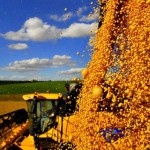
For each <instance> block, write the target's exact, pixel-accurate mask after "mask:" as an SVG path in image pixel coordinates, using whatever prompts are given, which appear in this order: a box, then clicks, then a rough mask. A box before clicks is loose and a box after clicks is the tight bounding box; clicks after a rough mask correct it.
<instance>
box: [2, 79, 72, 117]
mask: <svg viewBox="0 0 150 150" xmlns="http://www.w3.org/2000/svg"><path fill="white" fill-rule="evenodd" d="M68 82H71V81H68ZM66 83H67V81H51V82H31V83H17V84H6V85H0V115H2V114H5V113H8V112H11V111H14V110H17V109H21V108H25V109H26V103H25V101H24V100H23V99H22V96H23V95H24V94H28V93H34V92H39V93H40V92H46V91H47V90H50V92H52V93H64V92H66V91H65V84H66Z"/></svg>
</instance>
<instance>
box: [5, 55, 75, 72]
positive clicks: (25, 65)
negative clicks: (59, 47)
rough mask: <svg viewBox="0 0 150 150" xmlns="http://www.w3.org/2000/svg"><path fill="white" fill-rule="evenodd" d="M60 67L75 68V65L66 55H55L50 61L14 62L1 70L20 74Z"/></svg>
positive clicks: (34, 59) (35, 59)
mask: <svg viewBox="0 0 150 150" xmlns="http://www.w3.org/2000/svg"><path fill="white" fill-rule="evenodd" d="M62 66H70V67H73V66H75V63H74V62H73V61H72V60H71V57H70V56H67V55H62V56H61V55H55V56H54V57H53V58H52V59H48V58H41V59H40V58H32V59H27V60H21V61H15V62H12V63H10V64H9V65H8V66H6V67H4V68H3V70H7V71H14V72H21V71H31V72H32V71H38V70H41V69H44V68H58V67H62Z"/></svg>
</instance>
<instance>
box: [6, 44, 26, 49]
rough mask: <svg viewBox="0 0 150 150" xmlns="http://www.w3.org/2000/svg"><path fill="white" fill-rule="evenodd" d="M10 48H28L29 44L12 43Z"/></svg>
mask: <svg viewBox="0 0 150 150" xmlns="http://www.w3.org/2000/svg"><path fill="white" fill-rule="evenodd" d="M8 48H10V49H15V50H24V49H27V48H28V45H27V44H25V43H17V44H10V45H8Z"/></svg>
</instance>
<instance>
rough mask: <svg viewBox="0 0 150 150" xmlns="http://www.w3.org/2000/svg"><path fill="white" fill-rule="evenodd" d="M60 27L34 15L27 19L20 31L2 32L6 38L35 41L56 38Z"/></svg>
mask: <svg viewBox="0 0 150 150" xmlns="http://www.w3.org/2000/svg"><path fill="white" fill-rule="evenodd" d="M60 31H61V30H60V29H58V28H57V27H55V26H51V25H48V24H47V23H45V22H43V21H42V20H41V19H40V18H37V17H34V18H30V19H28V20H27V21H25V23H24V25H23V27H22V28H21V29H20V30H18V31H16V32H15V31H9V32H7V33H5V34H3V35H2V34H1V36H3V37H4V38H6V39H10V40H18V41H19V40H20V41H26V40H33V41H46V40H54V39H57V38H58V37H59V34H60Z"/></svg>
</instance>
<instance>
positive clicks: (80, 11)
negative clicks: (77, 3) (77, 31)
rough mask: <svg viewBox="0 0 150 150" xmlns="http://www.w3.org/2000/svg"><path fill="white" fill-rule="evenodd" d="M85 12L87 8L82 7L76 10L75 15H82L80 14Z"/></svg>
mask: <svg viewBox="0 0 150 150" xmlns="http://www.w3.org/2000/svg"><path fill="white" fill-rule="evenodd" d="M86 10H87V7H86V6H84V7H79V8H78V10H77V15H78V16H80V15H82V13H83V12H84V11H86Z"/></svg>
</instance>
